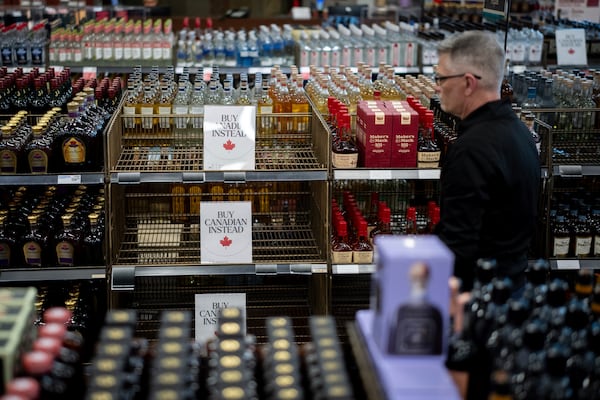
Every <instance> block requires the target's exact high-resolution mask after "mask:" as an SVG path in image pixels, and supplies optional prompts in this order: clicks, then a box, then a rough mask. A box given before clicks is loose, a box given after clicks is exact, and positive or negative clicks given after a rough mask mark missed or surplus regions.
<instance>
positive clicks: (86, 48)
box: [83, 42, 94, 60]
mask: <svg viewBox="0 0 600 400" xmlns="http://www.w3.org/2000/svg"><path fill="white" fill-rule="evenodd" d="M93 54H94V53H93V49H92V44H91V43H90V42H85V43H84V45H83V57H84V58H85V59H86V60H91V59H92V58H93Z"/></svg>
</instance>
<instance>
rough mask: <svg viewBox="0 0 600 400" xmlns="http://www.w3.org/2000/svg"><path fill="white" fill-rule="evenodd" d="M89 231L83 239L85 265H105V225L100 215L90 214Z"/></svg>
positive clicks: (83, 262) (83, 261)
mask: <svg viewBox="0 0 600 400" xmlns="http://www.w3.org/2000/svg"><path fill="white" fill-rule="evenodd" d="M88 219H89V225H90V227H89V230H88V231H87V233H86V234H85V235H84V236H83V239H82V255H83V260H82V264H83V265H104V264H105V263H104V225H103V223H102V221H101V219H100V215H99V214H98V213H95V212H92V213H90V214H88Z"/></svg>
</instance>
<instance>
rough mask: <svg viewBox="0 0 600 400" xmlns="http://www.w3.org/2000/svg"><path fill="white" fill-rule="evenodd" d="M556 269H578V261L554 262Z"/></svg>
mask: <svg viewBox="0 0 600 400" xmlns="http://www.w3.org/2000/svg"><path fill="white" fill-rule="evenodd" d="M556 268H557V269H579V268H580V266H579V260H556Z"/></svg>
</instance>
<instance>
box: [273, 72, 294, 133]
mask: <svg viewBox="0 0 600 400" xmlns="http://www.w3.org/2000/svg"><path fill="white" fill-rule="evenodd" d="M278 75H279V76H278V78H277V82H278V86H277V87H276V88H274V95H273V113H275V114H291V112H292V102H291V98H290V91H289V88H288V82H287V77H285V76H284V75H283V74H278ZM275 124H276V127H275V129H276V132H277V133H280V134H287V133H289V132H290V128H291V127H290V118H289V116H275Z"/></svg>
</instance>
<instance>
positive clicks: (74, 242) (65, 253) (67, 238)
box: [54, 214, 82, 267]
mask: <svg viewBox="0 0 600 400" xmlns="http://www.w3.org/2000/svg"><path fill="white" fill-rule="evenodd" d="M61 219H62V223H63V228H62V230H61V231H60V232H58V233H57V234H56V236H55V238H54V242H55V243H56V246H55V249H56V263H57V265H59V266H67V267H73V266H75V265H80V257H81V239H82V238H81V231H80V230H79V228H78V227H76V226H73V225H72V223H71V221H72V220H73V214H65V215H63V216H61Z"/></svg>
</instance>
